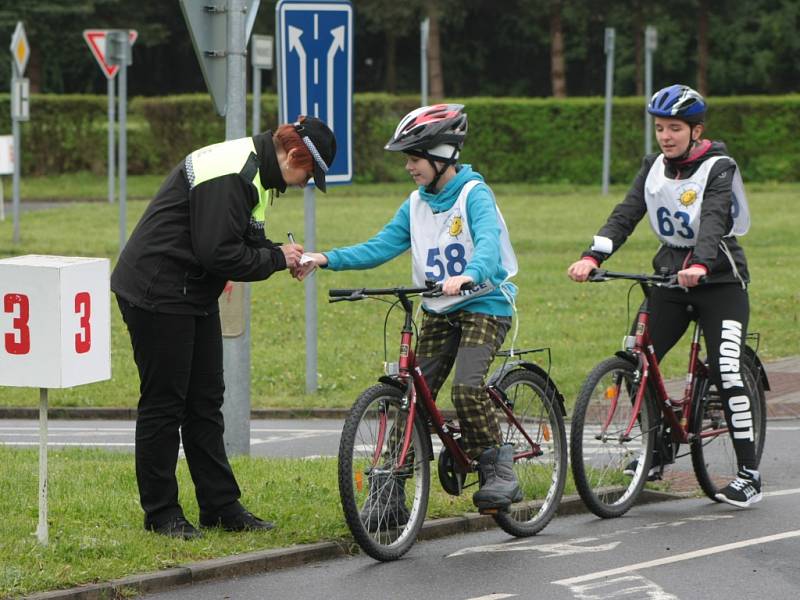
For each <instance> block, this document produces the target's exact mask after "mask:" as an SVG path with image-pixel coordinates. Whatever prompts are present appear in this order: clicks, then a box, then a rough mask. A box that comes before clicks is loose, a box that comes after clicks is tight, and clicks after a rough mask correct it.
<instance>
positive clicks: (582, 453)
mask: <svg viewBox="0 0 800 600" xmlns="http://www.w3.org/2000/svg"><path fill="white" fill-rule="evenodd" d="M638 389H639V373H638V371H637V369H636V366H635V365H634V364H633V363H631V362H630V361H628V360H625V359H623V358H620V357H616V356H615V357H613V358H609V359H607V360H604V361H603V362H601V363H600V364H599V365H597V366H596V367H595V368H594V369H593V370H592V372H591V373H590V374H589V376H588V377H587V378H586V381H585V382H584V384H583V386H582V387H581V390H580V392H579V393H578V399H577V400H576V402H575V411H574V413H573V416H572V428H571V432H570V451H571V453H572V454H571V455H572V475H573V477H574V479H575V486H576V487H577V488H578V493H579V494H580V497H581V498H582V499H583V501H584V503H585V504H586V506H587V507H588V508H589V510H591V511H592V512H593V513H594V514H596V515H597V516H598V517H603V518H611V517H619V516H622V515H623V514H625V513H626V512H627V511H628V510H630V508H631V506H633V503H634V502H635V501H636V498H637V497H638V495H639V493H640V492H641V490H642V487H644V484H645V482H646V481H647V475H648V471H649V470H650V462H651V460H652V449H653V445H654V444H655V429H656V419H655V414H654V411H655V404H654V399H653V396H652V393H651V390H649V389H648V390H645V395H644V398H643V401H642V405H641V409H640V411H639V414H638V416H636V417H634V415H633V403H634V399H635V397H636V393H637V390H638ZM631 420H633V426H632V429H631V431H630V433H628V434H627V435H626V434H625V432H626V431H627V429H628V427H629V426H630V423H631ZM626 471H627V472H628V474H626Z"/></svg>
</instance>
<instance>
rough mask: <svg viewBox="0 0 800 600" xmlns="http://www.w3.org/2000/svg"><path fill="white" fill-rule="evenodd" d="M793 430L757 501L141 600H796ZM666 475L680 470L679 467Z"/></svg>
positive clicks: (432, 547) (450, 542) (798, 475)
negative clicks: (748, 506) (744, 505)
mask: <svg viewBox="0 0 800 600" xmlns="http://www.w3.org/2000/svg"><path fill="white" fill-rule="evenodd" d="M799 432H800V420H797V419H792V420H782V421H772V422H770V423H769V427H768V434H767V442H766V447H765V454H764V459H763V461H762V465H761V470H762V474H763V477H764V481H765V487H764V491H765V498H764V500H763V501H762V502H761V503H760V504H758V505H756V506H755V507H753V508H751V509H747V510H740V509H736V508H734V507H731V506H728V505H723V504H717V503H714V502H712V501H710V500H708V499H705V498H692V499H686V500H678V501H671V502H663V503H659V504H649V505H641V506H635V507H634V508H633V509H632V510H631V512H630V513H628V515H626V516H625V517H622V518H620V519H612V520H602V519H598V518H596V517H594V516H593V515H590V514H580V515H574V516H566V517H557V518H556V519H554V520H553V521H552V522H551V523H550V525H548V527H547V528H546V529H545V530H544V531H543V532H542V533H541V534H540V535H538V536H536V537H533V538H527V539H514V538H510V537H509V536H507V535H506V534H504V533H503V532H502V531H500V530H490V531H486V532H480V533H473V534H466V535H459V536H454V537H450V538H445V539H440V540H434V541H427V542H420V543H418V544H416V545H415V546H414V547H413V548H412V549H411V550H410V552H409V553H408V555H407V556H406V557H405V558H404V559H402V560H399V561H397V562H394V563H387V564H380V563H377V562H375V561H373V560H372V559H370V558H368V557H365V556H355V557H350V558H343V559H338V560H333V561H329V562H324V563H318V564H313V565H309V566H306V567H302V568H296V569H287V570H284V571H278V572H272V573H267V574H264V575H256V576H250V577H243V578H239V579H231V580H225V581H217V582H212V583H207V584H198V585H194V586H191V587H186V588H178V589H175V590H173V591H170V592H165V593H160V594H153V595H148V596H145V597H146V598H148V599H150V600H189V599H191V600H218V599H220V600H221V599H228V598H235V599H237V600H238V599H241V600H250V599H252V600H255V599H263V598H293V599H295V598H296V599H312V598H313V599H317V598H322V597H324V598H331V599H339V598H341V599H349V600H359V599H362V598H363V599H364V600H367V599H369V600H374V598H376V597H379V598H382V599H384V598H385V599H393V598H403V599H408V598H420V599H427V598H436V599H437V600H449V599H452V600H501V599H504V598H526V599H527V598H532V599H538V598H546V599H548V600H558V599H577V600H606V599H608V600H610V599H611V598H625V599H626V600H631V599H634V600H637V599H638V600H644V599H655V600H676V599H681V600H694V599H699V598H703V599H704V600H717V599H719V600H732V599H745V598H748V599H749V598H769V599H770V600H784V599H786V600H790V599H791V600H795V599H796V598H798V596H800V462H798V461H797V459H796V456H797V437H798V433H799ZM673 468H675V469H690V468H691V467H690V466H689V464H688V462H687V461H686V459H682V460H681V461H679V462H678V463H677V464H676V465H675V466H674V467H673Z"/></svg>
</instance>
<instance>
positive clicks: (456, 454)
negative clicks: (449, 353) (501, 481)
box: [373, 296, 542, 472]
mask: <svg viewBox="0 0 800 600" xmlns="http://www.w3.org/2000/svg"><path fill="white" fill-rule="evenodd" d="M400 302H401V304H402V306H403V309H404V310H405V321H404V323H403V328H402V330H401V332H400V355H399V360H398V367H399V369H398V371H399V372H398V374H397V376H396V378H397V381H399V382H400V383H401V384H402V385H403V387H404V388H405V390H406V400H407V402H408V416H407V417H406V424H405V428H404V431H403V445H402V450H401V452H400V455H399V456H398V457H397V464H396V465H395V469H397V470H401V469H402V468H403V465H405V462H406V458H407V457H408V450H409V448H410V446H411V434H412V431H413V424H414V419H415V418H416V415H417V410H418V408H419V407H420V406H421V407H422V411H423V415H424V416H427V417H429V419H430V423H431V426H432V427H433V430H434V432H435V433H436V434H437V435H438V437H439V439H440V440H441V441H442V444H444V446H445V447H446V448H447V449H448V451H449V452H450V453H451V456H452V457H453V459H454V460H455V462H456V464H458V465H459V466H460V467H461V468H462V469H464V470H465V471H466V472H469V471H472V470H474V465H473V460H472V459H470V458H469V456H467V454H466V453H465V452H464V450H463V449H462V448H461V446H460V445H459V444H458V442H456V440H455V438H454V437H453V433H454V430H453V428H452V427H451V426H450V425H448V424H447V421H446V419H445V418H444V415H443V414H442V412H441V411H440V410H439V408H438V407H437V406H436V401H435V400H434V398H433V395H432V394H431V390H430V387H429V386H428V382H427V380H426V379H425V376H424V374H423V373H422V370H421V369H420V368H419V366H417V359H416V355H415V354H414V350H413V339H414V330H413V320H412V313H413V304H412V302H411V301H410V300H409V299H408V298H407V297H406V296H401V297H400ZM486 390H487V392H488V394H489V397H490V398H491V399H492V401H493V402H494V403H495V405H496V406H497V407H498V408H500V409H502V410H503V412H505V414H506V417H507V418H508V420H509V421H510V422H512V423H513V424H514V426H515V427H516V428H517V429H518V430H519V431H520V432H521V433H522V434H523V435H524V437H525V439H526V440H527V441H528V443H529V444H530V448H531V449H530V450H528V451H527V452H520V453H518V454H515V455H514V459H515V460H518V459H520V458H528V457H535V456H539V455H541V454H542V451H541V448H540V446H539V445H538V444H537V443H536V442H535V441H533V440H532V439H531V437H530V435H529V434H528V432H527V431H526V430H525V429H524V428H523V427H522V425H521V424H520V423H519V422H518V421H517V419H516V417H515V416H514V413H513V412H512V411H511V409H510V408H509V407H508V406H507V405H506V402H505V401H504V399H503V397H502V395H501V392H500V391H499V390H498V389H497V388H495V387H494V386H493V385H489V386H487V388H486ZM385 419H386V416H385V415H383V416H382V420H381V423H380V424H379V429H378V439H377V443H376V448H382V447H383V442H384V439H385V435H386V432H387V429H388V427H387V423H386V422H385ZM373 460H374V463H375V464H378V462H379V461H380V456H375V457H373Z"/></svg>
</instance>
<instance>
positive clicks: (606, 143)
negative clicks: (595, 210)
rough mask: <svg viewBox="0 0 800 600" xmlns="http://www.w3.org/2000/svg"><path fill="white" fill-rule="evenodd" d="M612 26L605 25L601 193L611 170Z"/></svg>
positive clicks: (606, 192)
mask: <svg viewBox="0 0 800 600" xmlns="http://www.w3.org/2000/svg"><path fill="white" fill-rule="evenodd" d="M614 36H615V32H614V28H613V27H606V39H605V42H606V43H605V51H606V106H605V115H604V121H603V122H604V125H603V195H604V196H605V195H606V194H608V182H609V178H610V171H611V104H612V101H613V97H614Z"/></svg>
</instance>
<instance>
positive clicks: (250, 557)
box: [24, 490, 691, 600]
mask: <svg viewBox="0 0 800 600" xmlns="http://www.w3.org/2000/svg"><path fill="white" fill-rule="evenodd" d="M690 496H691V494H673V493H667V492H659V491H654V490H643V491H642V493H641V494H640V496H639V499H638V501H637V503H639V504H650V503H653V502H665V501H668V500H682V499H684V498H687V497H690ZM586 512H587V511H586V508H585V506H584V504H583V502H582V501H581V499H580V498H579V497H578V496H565V497H564V498H562V499H561V503H560V504H559V506H558V511H557V512H556V516H566V515H575V514H579V513H586ZM496 526H497V525H496V524H495V522H494V519H492V517H490V516H487V515H479V514H476V513H468V514H464V515H461V516H458V517H447V518H444V519H431V520H429V521H426V522H425V524H424V525H423V526H422V530H421V531H420V533H419V535H418V536H417V540H418V541H424V540H434V539H439V538H443V537H448V536H452V535H457V534H462V533H473V532H476V531H485V530H487V529H492V528H494V527H496ZM412 552H413V550H412ZM358 553H359V550H358V547H357V546H356V545H355V542H354V541H353V540H351V539H344V540H339V541H336V542H318V543H314V544H303V545H298V546H290V547H288V548H273V549H270V550H259V551H256V552H247V553H245V554H234V555H231V556H225V557H222V558H213V559H209V560H203V561H199V562H196V563H190V564H188V565H183V566H180V567H173V568H171V569H164V570H162V571H153V572H150V573H142V574H139V575H130V576H128V577H122V578H120V579H113V580H111V581H108V582H104V583H94V584H89V585H82V586H78V587H74V588H68V589H64V590H53V591H49V592H41V593H37V594H34V595H31V596H25V597H24V600H116V599H121V598H127V597H129V595H130V594H131V593H136V594H137V595H139V594H153V593H156V592H164V591H167V590H170V589H173V588H176V587H179V586H185V585H192V584H195V583H201V582H205V581H211V580H217V579H229V578H232V577H244V576H247V575H256V574H259V573H268V572H270V571H277V570H279V569H287V568H292V567H300V566H303V565H306V564H310V563H316V562H321V561H324V560H332V559H334V558H340V557H342V556H348V555H355V554H358Z"/></svg>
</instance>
